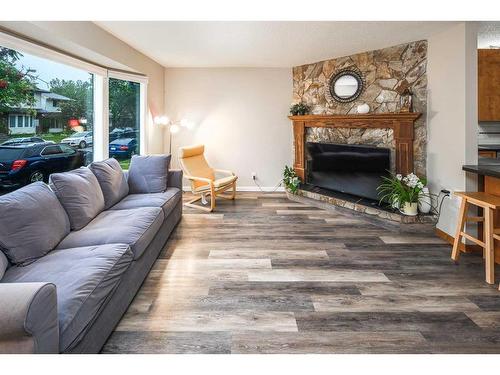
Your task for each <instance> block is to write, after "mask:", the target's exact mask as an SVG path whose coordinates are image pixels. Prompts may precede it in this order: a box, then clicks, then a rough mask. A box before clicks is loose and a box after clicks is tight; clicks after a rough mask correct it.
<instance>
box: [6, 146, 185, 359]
mask: <svg viewBox="0 0 500 375" xmlns="http://www.w3.org/2000/svg"><path fill="white" fill-rule="evenodd" d="M169 162H170V156H163V155H162V156H146V157H145V156H140V157H137V156H134V158H133V159H132V162H131V165H130V170H129V172H128V176H127V174H126V173H124V172H122V170H121V168H120V166H119V164H118V162H116V160H114V159H108V160H106V161H103V162H98V163H92V164H91V165H90V166H89V167H88V168H87V167H82V168H80V169H77V170H74V171H71V172H65V173H56V174H53V175H51V179H50V186H48V185H46V184H44V183H42V182H37V183H33V184H30V185H28V186H26V187H24V188H22V189H19V190H17V191H15V192H12V193H9V194H6V195H3V196H0V213H1V215H0V250H1V251H0V353H98V352H99V351H100V349H101V348H102V346H103V345H104V343H105V342H106V340H107V338H108V336H109V335H110V334H111V332H112V331H113V329H114V328H115V326H116V325H117V324H118V322H119V321H120V318H121V317H122V315H123V314H124V313H125V311H126V310H127V308H128V306H129V304H130V303H131V301H132V299H133V297H134V296H135V294H136V293H137V291H138V289H139V287H140V286H141V284H142V282H143V281H144V279H145V277H146V276H147V274H148V272H149V270H150V269H151V267H152V265H153V263H154V262H155V260H156V258H157V257H158V255H159V254H160V251H161V250H162V248H163V247H164V245H165V243H166V241H167V239H168V237H169V236H170V234H171V233H172V231H173V229H174V228H175V226H176V225H177V223H178V222H179V221H180V219H181V216H182V191H181V189H182V172H181V171H178V170H168V165H169Z"/></svg>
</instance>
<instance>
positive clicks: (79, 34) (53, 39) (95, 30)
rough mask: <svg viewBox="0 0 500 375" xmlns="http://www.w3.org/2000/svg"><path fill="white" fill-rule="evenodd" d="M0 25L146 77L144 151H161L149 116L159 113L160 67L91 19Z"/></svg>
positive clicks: (160, 132) (158, 131) (161, 94)
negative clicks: (146, 100) (146, 103)
mask: <svg viewBox="0 0 500 375" xmlns="http://www.w3.org/2000/svg"><path fill="white" fill-rule="evenodd" d="M0 27H3V28H5V29H7V30H9V31H13V32H15V33H18V34H21V35H23V36H26V37H28V38H31V39H34V40H35V41H40V42H42V43H45V44H48V45H50V46H52V47H56V48H59V49H61V50H64V51H66V52H69V53H72V54H74V55H76V56H78V57H80V58H83V59H86V60H89V61H90V62H94V63H97V64H101V65H104V66H107V67H111V68H116V69H126V70H130V71H135V72H137V73H142V74H145V75H147V76H148V78H149V84H148V93H147V94H148V95H147V96H148V112H149V116H148V123H147V125H146V126H147V136H148V141H147V149H148V153H162V152H163V151H164V147H165V145H164V144H163V129H161V128H159V127H157V126H154V125H153V121H152V118H153V117H154V116H156V115H158V114H161V113H163V111H164V109H163V106H164V104H165V100H164V68H163V66H162V65H160V64H158V63H157V62H155V61H153V60H152V59H150V58H149V57H147V56H145V55H144V54H142V53H140V52H139V51H137V50H135V49H134V48H132V47H131V46H129V45H128V44H126V43H124V42H122V41H121V40H120V39H118V38H116V37H115V36H113V35H111V34H110V33H108V32H107V31H105V30H103V29H101V28H100V27H99V26H97V25H96V24H94V23H93V22H88V21H78V22H60V21H34V22H27V21H18V22H17V21H16V22H7V21H1V22H0Z"/></svg>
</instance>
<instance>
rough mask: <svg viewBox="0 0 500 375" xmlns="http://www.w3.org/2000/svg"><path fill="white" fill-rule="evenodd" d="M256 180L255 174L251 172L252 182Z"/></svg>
mask: <svg viewBox="0 0 500 375" xmlns="http://www.w3.org/2000/svg"><path fill="white" fill-rule="evenodd" d="M256 179H257V173H255V172H252V180H256Z"/></svg>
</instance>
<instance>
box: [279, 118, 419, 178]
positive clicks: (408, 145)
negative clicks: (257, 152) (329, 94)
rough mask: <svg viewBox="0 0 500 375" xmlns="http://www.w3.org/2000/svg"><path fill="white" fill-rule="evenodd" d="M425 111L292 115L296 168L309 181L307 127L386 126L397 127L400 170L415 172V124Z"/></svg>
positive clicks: (396, 145) (395, 131)
mask: <svg viewBox="0 0 500 375" xmlns="http://www.w3.org/2000/svg"><path fill="white" fill-rule="evenodd" d="M421 115H422V114H421V113H416V112H410V113H370V114H364V115H303V116H288V118H289V119H290V120H292V124H293V139H294V164H293V168H294V170H295V172H296V173H297V175H298V176H299V177H300V178H301V180H302V181H305V137H306V129H307V128H313V127H320V128H384V129H393V131H394V141H395V148H396V149H395V157H396V161H395V167H396V173H401V174H408V173H410V172H413V139H414V124H415V121H416V120H417V119H418V118H419V117H420V116H421Z"/></svg>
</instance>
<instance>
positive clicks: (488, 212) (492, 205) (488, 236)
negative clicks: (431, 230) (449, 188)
mask: <svg viewBox="0 0 500 375" xmlns="http://www.w3.org/2000/svg"><path fill="white" fill-rule="evenodd" d="M454 194H455V195H456V196H459V197H462V204H461V205H460V213H459V219H458V226H457V232H456V234H455V241H454V243H453V250H452V252H451V259H453V260H454V261H458V257H459V255H460V250H459V245H460V240H461V238H462V237H464V238H466V239H468V240H470V241H472V242H474V243H475V244H477V245H479V246H481V247H482V248H483V250H484V252H483V257H484V259H485V273H486V282H487V283H488V284H494V283H495V244H494V240H500V229H497V230H495V228H494V225H493V213H494V211H495V210H496V209H497V208H499V207H500V197H498V196H495V195H491V194H487V193H483V192H455V193H454ZM469 205H474V206H477V207H481V208H482V209H483V212H484V216H482V217H481V216H469V217H468V216H467V209H468V208H469ZM467 221H470V222H484V242H483V241H481V240H479V239H478V238H476V237H473V236H471V235H470V234H467V233H465V232H464V226H465V222H467Z"/></svg>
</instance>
